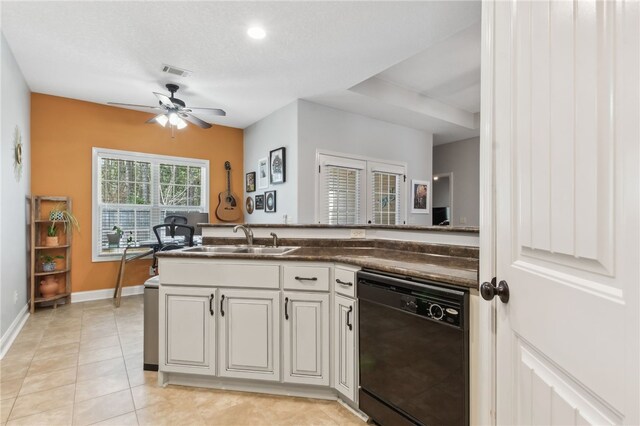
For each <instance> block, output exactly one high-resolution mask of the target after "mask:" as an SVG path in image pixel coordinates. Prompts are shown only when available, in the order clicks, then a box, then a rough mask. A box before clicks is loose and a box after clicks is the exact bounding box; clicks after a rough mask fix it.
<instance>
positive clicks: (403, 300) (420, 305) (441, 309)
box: [400, 295, 462, 326]
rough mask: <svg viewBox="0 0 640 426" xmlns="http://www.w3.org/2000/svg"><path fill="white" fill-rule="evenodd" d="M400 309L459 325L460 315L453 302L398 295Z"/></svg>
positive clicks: (457, 306)
mask: <svg viewBox="0 0 640 426" xmlns="http://www.w3.org/2000/svg"><path fill="white" fill-rule="evenodd" d="M400 309H402V310H404V311H407V312H411V313H413V314H416V315H420V316H423V317H427V318H431V319H432V320H435V321H442V322H444V323H447V324H451V325H455V326H459V325H460V321H461V316H462V315H461V312H460V311H461V310H460V307H459V305H458V304H457V303H455V302H450V301H447V300H440V299H430V298H425V297H416V296H409V295H403V296H401V297H400Z"/></svg>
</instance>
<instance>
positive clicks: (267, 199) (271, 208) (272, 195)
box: [264, 191, 276, 213]
mask: <svg viewBox="0 0 640 426" xmlns="http://www.w3.org/2000/svg"><path fill="white" fill-rule="evenodd" d="M264 211H265V212H266V213H275V212H276V191H267V192H265V193H264Z"/></svg>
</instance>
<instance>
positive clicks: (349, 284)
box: [336, 278, 353, 287]
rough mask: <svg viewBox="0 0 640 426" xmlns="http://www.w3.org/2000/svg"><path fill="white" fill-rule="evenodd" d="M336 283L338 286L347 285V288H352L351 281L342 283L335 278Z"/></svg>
mask: <svg viewBox="0 0 640 426" xmlns="http://www.w3.org/2000/svg"><path fill="white" fill-rule="evenodd" d="M336 282H337V283H338V284H342V285H348V286H349V287H351V286H353V283H352V282H351V281H349V282H346V281H342V280H339V279H337V278H336Z"/></svg>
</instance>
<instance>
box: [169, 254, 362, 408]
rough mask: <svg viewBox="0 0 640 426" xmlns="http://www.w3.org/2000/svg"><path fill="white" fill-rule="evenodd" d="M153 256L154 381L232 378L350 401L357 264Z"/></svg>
mask: <svg viewBox="0 0 640 426" xmlns="http://www.w3.org/2000/svg"><path fill="white" fill-rule="evenodd" d="M160 262H161V268H160V270H161V271H163V272H162V274H161V276H160V284H161V285H160V300H159V304H160V306H159V316H160V317H159V336H158V337H159V339H158V340H159V350H160V353H159V371H160V373H161V374H160V375H159V376H158V377H159V380H160V381H162V383H163V384H164V383H167V382H168V383H170V382H172V378H173V380H175V382H176V383H181V384H185V383H193V384H195V385H198V386H202V385H204V386H207V385H208V384H211V385H216V386H220V387H221V388H227V387H228V388H234V387H236V388H237V387H242V386H243V383H242V380H240V381H238V380H237V379H248V380H247V381H246V383H247V389H254V390H255V389H270V390H273V391H275V392H277V393H278V392H279V393H282V392H284V394H291V395H300V396H311V395H317V396H319V397H323V396H331V395H334V396H335V393H334V391H333V390H332V389H331V388H335V389H336V390H337V391H338V392H339V393H340V394H341V396H342V397H343V399H345V400H349V401H352V402H356V401H357V400H356V397H357V393H356V391H357V365H356V361H357V360H356V349H357V346H356V336H357V315H356V306H357V305H356V301H355V300H354V298H355V274H356V271H357V269H355V268H348V267H342V266H341V267H339V268H337V267H336V268H334V267H333V266H332V265H328V264H322V263H309V264H307V263H295V264H293V263H288V262H284V263H282V264H280V265H277V264H274V263H271V262H273V261H270V262H269V263H263V262H259V261H256V262H254V263H251V262H246V261H242V262H236V263H232V262H224V263H218V262H216V261H214V260H194V259H193V258H189V259H187V260H182V259H167V258H162V259H160ZM235 276H239V277H240V281H239V282H236V281H234V279H233V277H235ZM165 373H169V374H165ZM176 373H180V374H176ZM198 376H200V377H198ZM202 376H217V377H218V378H217V379H211V380H210V379H206V378H204V377H202ZM261 382H262V383H261ZM276 382H278V383H276ZM309 385H311V386H309Z"/></svg>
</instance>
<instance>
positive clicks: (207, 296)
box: [158, 287, 216, 375]
mask: <svg viewBox="0 0 640 426" xmlns="http://www.w3.org/2000/svg"><path fill="white" fill-rule="evenodd" d="M215 294H216V291H215V289H210V288H209V289H207V288H194V287H162V288H161V290H160V300H159V303H160V306H159V312H160V319H161V321H163V324H162V325H161V327H160V329H161V330H164V333H160V335H159V336H158V337H159V346H160V353H159V360H158V361H159V363H160V368H161V370H162V371H170V372H175V373H194V374H205V375H214V374H215V373H216V345H215V342H216V339H215V329H216V315H215V312H214V310H213V306H214V303H215Z"/></svg>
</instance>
